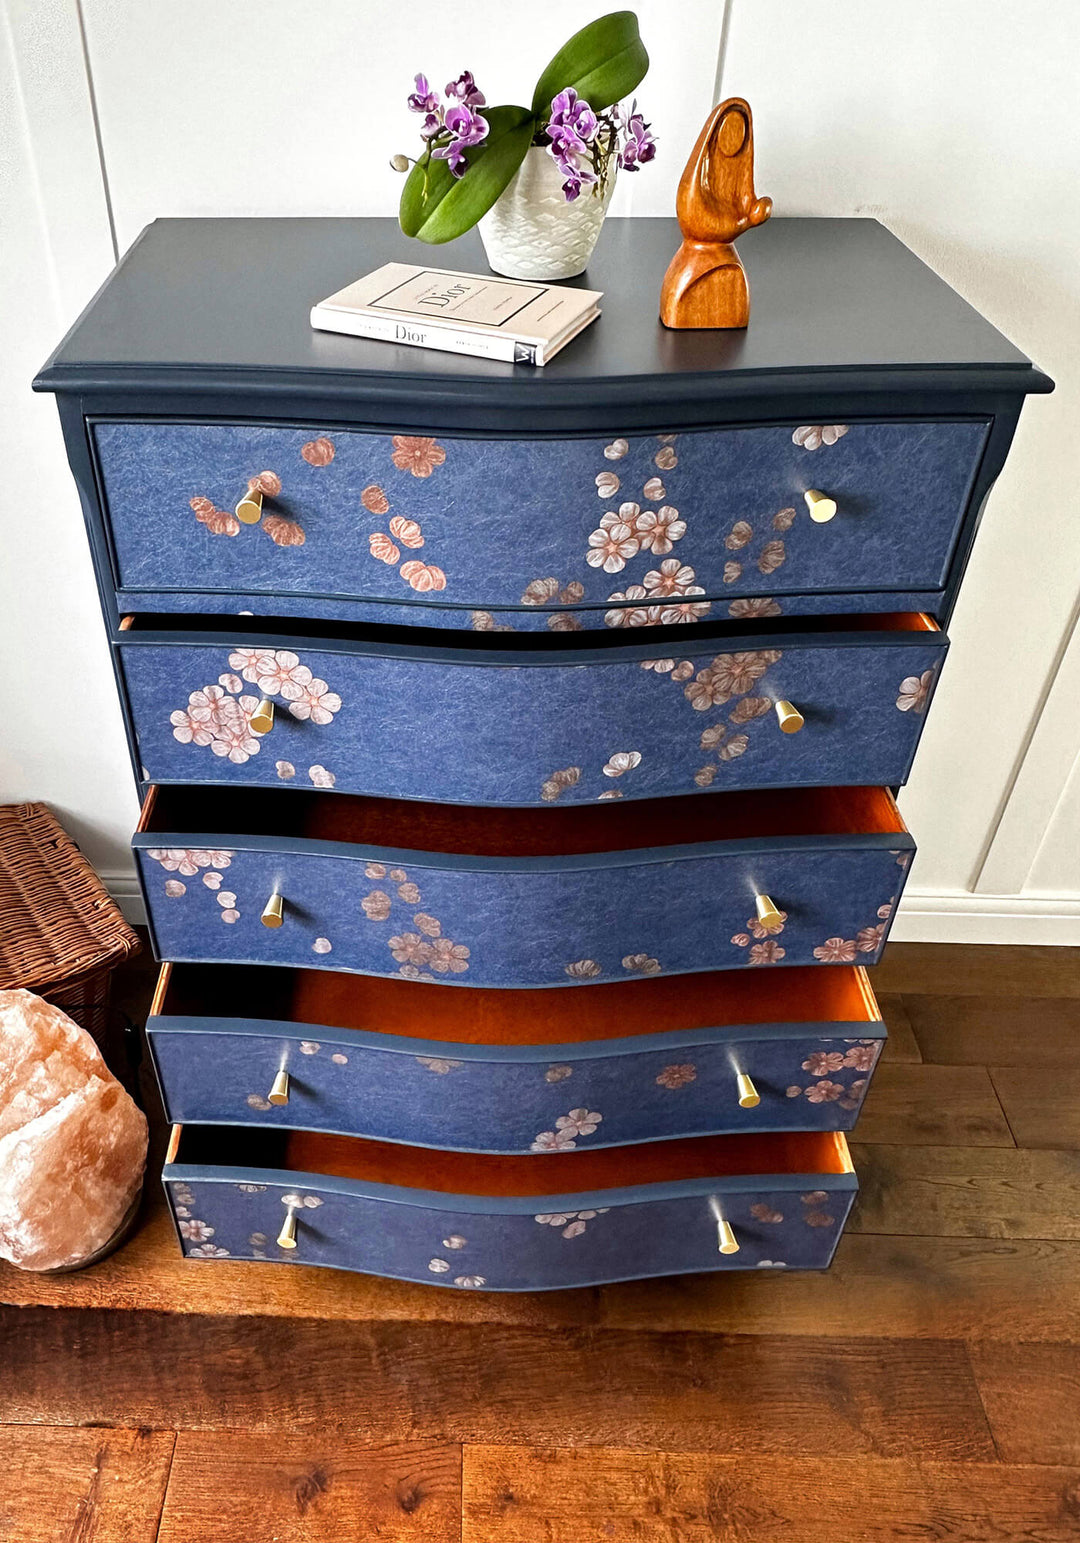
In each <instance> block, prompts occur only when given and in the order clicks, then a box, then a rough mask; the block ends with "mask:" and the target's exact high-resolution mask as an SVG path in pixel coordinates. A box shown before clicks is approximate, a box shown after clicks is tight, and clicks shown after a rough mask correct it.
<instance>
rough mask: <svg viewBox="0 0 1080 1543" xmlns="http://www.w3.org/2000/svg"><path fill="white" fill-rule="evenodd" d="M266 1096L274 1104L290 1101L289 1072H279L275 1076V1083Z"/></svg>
mask: <svg viewBox="0 0 1080 1543" xmlns="http://www.w3.org/2000/svg"><path fill="white" fill-rule="evenodd" d="M266 1096H267V1098H268V1099H269V1100H270V1102H271V1103H272V1104H287V1103H288V1102H289V1074H288V1072H285V1071H281V1072H278V1074H277V1076H276V1077H275V1078H274V1085H273V1087H272V1088H271V1089H270V1091H269V1093H267V1095H266Z"/></svg>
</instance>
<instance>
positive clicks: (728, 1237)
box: [716, 1216, 739, 1254]
mask: <svg viewBox="0 0 1080 1543" xmlns="http://www.w3.org/2000/svg"><path fill="white" fill-rule="evenodd" d="M716 1246H717V1248H718V1249H719V1250H720V1252H721V1253H722V1254H737V1253H738V1252H739V1241H738V1239H737V1238H736V1236H735V1234H734V1232H732V1230H731V1223H730V1222H729V1221H727V1220H726V1219H725V1218H724V1217H723V1216H718V1217H717V1218H716Z"/></svg>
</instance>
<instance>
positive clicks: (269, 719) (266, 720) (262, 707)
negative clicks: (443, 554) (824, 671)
mask: <svg viewBox="0 0 1080 1543" xmlns="http://www.w3.org/2000/svg"><path fill="white" fill-rule="evenodd" d="M799 722H800V723H801V722H802V719H801V718H800V719H799ZM248 724H249V725H250V727H251V732H252V733H253V734H269V732H270V730H271V729H272V728H273V727H274V704H273V702H272V701H271V700H270V698H269V697H268V696H264V697H263V699H262V701H261V702H260V703H259V705H258V707H257V708H256V709H255V711H254V712H253V713H252V715H251V717H250V718H249V719H248ZM780 727H781V728H783V724H781V725H780Z"/></svg>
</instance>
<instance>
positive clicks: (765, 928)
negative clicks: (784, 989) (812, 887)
mask: <svg viewBox="0 0 1080 1543" xmlns="http://www.w3.org/2000/svg"><path fill="white" fill-rule="evenodd" d="M776 916H777V919H776V921H769V922H763V921H761V920H759V918H758V917H757V916H751V917H749V918H748V920H747V923H746V931H745V932H737V933H736V934H735V936H734V937H733V938H732V940H731V941H732V942H733V943H734V945H735V947H736V948H745V949H748V950H749V952H748V953H747V956H746V962H747V964H755V965H760V964H779V963H780V961H781V959H783V958H784V957H785V956H786V952H787V951H786V950H785V949H783V948H781V947H780V944H779V943H777V942H776V938H777V937H778V936H779V934H780V933H781V932H783V930H784V924H785V922H786V921H787V912H786V911H778V912H777V913H776ZM754 938H759V939H761V938H763V939H765V941H764V942H757V943H755V942H754V941H753V939H754Z"/></svg>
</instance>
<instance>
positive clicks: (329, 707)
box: [169, 648, 341, 781]
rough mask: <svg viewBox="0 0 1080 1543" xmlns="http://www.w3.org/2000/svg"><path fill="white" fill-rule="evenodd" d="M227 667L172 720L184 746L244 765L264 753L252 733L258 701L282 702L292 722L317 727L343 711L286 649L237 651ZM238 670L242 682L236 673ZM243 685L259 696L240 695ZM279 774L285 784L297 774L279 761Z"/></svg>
mask: <svg viewBox="0 0 1080 1543" xmlns="http://www.w3.org/2000/svg"><path fill="white" fill-rule="evenodd" d="M229 664H230V665H231V666H232V670H231V671H224V672H223V673H222V674H221V675H219V676H218V679H217V681H216V683H215V684H213V685H208V686H203V687H201V688H200V689H199V690H197V691H192V692H191V693H190V694H189V696H188V701H187V707H186V708H177V709H176V711H175V712H173V713H171V714H170V715H169V722H170V723H171V724H172V732H173V738H174V739H175V740H178V741H179V743H180V744H182V745H191V744H194V745H200V746H209V747H210V750H211V751H212V753H213V754H214V755H216V756H221V757H222V758H223V759H227V760H229V761H230V762H231V763H232V764H233V765H234V766H243V765H244V764H245V763H246V762H247V761H249V760H250V759H251V758H252V756H256V755H258V753H259V750H260V748H261V747H260V741H259V737H258V736H257V735H256V734H255V733H254V731H253V730H252V728H251V718H252V714H253V713H254V712H255V709H256V708H257V707H258V705H259V700H260V697H281V698H282V699H283V701H284V702H285V704H286V706H287V707H288V709H289V712H290V713H291V714H292V716H293V717H294V718H297V719H300V720H301V721H304V720H307V719H310V720H311V722H312V723H316V724H328V723H332V722H333V719H334V714H335V713H336V712H338V711H339V710H340V708H341V698H340V696H339V695H338V694H337V692H336V691H331V690H330V688H329V686H328V685H327V683H326V681H324V680H319V679H318V678H317V677H316V676H315V675H314V674H313V673H312V671H311V670H310V669H309V668H308V666H307V665H306V664H302V663H301V661H300V658H299V656H298V655H297V654H294V653H292V652H291V651H290V650H288V649H270V648H240V649H234V650H233V652H232V653H230V654H229ZM236 670H239V671H240V672H241V675H242V677H243V679H241V676H240V675H236V674H235V673H233V672H234V671H236ZM243 681H247V682H249V683H250V684H252V685H254V686H256V687H257V688H258V691H259V696H254V695H251V694H247V695H243V694H241V693H242V692H243ZM312 770H313V772H314V770H315V768H313V769H312ZM320 770H321V768H320ZM277 772H278V776H279V777H282V778H283V779H284V778H288V777H291V776H292V775H294V774H295V768H294V767H293V766H292V765H291V763H290V762H287V761H279V762H278V763H277ZM312 780H313V781H316V778H315V777H314V776H312Z"/></svg>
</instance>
